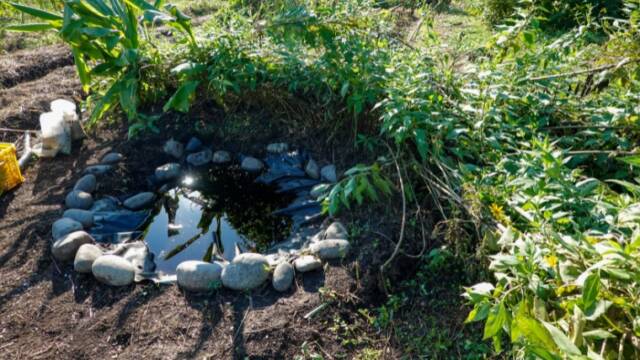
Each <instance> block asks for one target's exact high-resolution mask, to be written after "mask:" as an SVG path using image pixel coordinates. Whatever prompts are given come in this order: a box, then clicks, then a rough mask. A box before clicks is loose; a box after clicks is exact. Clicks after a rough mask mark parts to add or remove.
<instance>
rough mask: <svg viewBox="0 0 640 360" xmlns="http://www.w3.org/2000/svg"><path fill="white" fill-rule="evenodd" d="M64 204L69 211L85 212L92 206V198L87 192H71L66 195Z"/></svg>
mask: <svg viewBox="0 0 640 360" xmlns="http://www.w3.org/2000/svg"><path fill="white" fill-rule="evenodd" d="M64 204H65V205H66V206H67V208H69V209H82V210H87V209H89V208H91V205H93V198H92V197H91V194H89V193H88V192H84V191H79V190H73V191H72V192H70V193H69V194H67V197H66V198H65V199H64Z"/></svg>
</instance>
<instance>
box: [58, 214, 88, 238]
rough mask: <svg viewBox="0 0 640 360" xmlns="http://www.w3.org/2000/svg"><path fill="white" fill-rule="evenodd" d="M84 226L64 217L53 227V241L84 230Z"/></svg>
mask: <svg viewBox="0 0 640 360" xmlns="http://www.w3.org/2000/svg"><path fill="white" fill-rule="evenodd" d="M82 228H83V227H82V224H81V223H80V222H78V221H76V220H73V219H69V218H66V217H63V218H61V219H58V220H56V221H55V222H54V223H53V224H52V225H51V236H52V237H53V240H58V239H60V238H61V237H63V236H65V235H67V234H71V233H72V232H74V231H78V230H82Z"/></svg>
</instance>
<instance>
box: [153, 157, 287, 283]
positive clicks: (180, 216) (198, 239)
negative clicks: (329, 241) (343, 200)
mask: <svg viewBox="0 0 640 360" xmlns="http://www.w3.org/2000/svg"><path fill="white" fill-rule="evenodd" d="M253 180H254V177H253V176H251V175H249V174H247V173H245V172H243V171H241V170H238V169H237V168H227V169H209V170H206V171H202V172H199V173H192V174H188V175H185V176H184V177H183V179H181V185H179V186H177V187H175V188H174V189H172V190H170V191H169V192H167V194H166V195H165V196H164V197H163V198H162V200H161V201H160V202H159V204H158V206H157V207H156V210H155V212H154V213H153V214H152V219H151V221H150V223H149V225H148V226H147V227H146V228H145V234H144V240H145V242H146V243H147V245H148V247H149V250H150V251H151V252H152V253H153V254H154V257H155V258H154V260H155V263H156V267H157V269H156V270H158V271H161V272H164V273H167V274H173V273H175V269H176V267H177V266H178V264H180V263H181V262H183V261H185V260H205V261H211V260H212V259H215V258H216V256H221V257H223V258H224V259H227V260H231V259H233V257H234V256H235V254H236V247H237V248H239V249H240V250H242V251H247V250H251V251H262V250H265V249H266V248H267V247H268V246H269V245H270V244H272V243H274V242H277V241H282V240H284V239H286V238H287V236H288V234H289V232H290V229H291V220H290V219H289V218H288V217H285V216H275V215H272V214H271V213H272V212H273V211H275V210H278V209H281V208H284V207H286V206H287V205H289V204H290V203H291V201H292V200H293V199H292V197H291V195H287V194H281V193H277V192H276V190H275V188H273V187H270V186H267V185H264V184H260V183H255V182H254V181H253Z"/></svg>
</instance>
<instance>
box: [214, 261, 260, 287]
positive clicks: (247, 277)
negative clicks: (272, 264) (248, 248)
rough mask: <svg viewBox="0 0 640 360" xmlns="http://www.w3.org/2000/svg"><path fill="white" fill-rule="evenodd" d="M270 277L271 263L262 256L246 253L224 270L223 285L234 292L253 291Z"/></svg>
mask: <svg viewBox="0 0 640 360" xmlns="http://www.w3.org/2000/svg"><path fill="white" fill-rule="evenodd" d="M268 277H269V262H268V261H267V258H265V257H264V256H262V255H260V254H255V253H245V254H240V255H238V256H236V257H235V258H234V259H233V261H232V262H231V264H228V265H227V266H225V267H224V269H223V270H222V275H221V279H222V284H223V285H224V286H225V287H227V288H229V289H233V290H251V289H253V288H256V287H258V286H260V285H261V284H262V283H264V282H265V280H267V278H268Z"/></svg>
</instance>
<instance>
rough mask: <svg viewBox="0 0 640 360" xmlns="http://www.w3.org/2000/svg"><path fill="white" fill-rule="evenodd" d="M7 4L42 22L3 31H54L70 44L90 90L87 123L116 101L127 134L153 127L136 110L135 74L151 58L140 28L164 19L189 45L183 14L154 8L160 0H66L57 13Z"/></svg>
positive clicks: (168, 8)
mask: <svg viewBox="0 0 640 360" xmlns="http://www.w3.org/2000/svg"><path fill="white" fill-rule="evenodd" d="M9 4H10V5H11V6H12V7H13V8H15V9H16V10H18V11H21V12H23V13H25V14H28V15H30V16H32V17H34V18H37V19H39V20H41V21H42V22H40V23H29V24H17V25H8V26H6V29H7V30H11V31H47V30H54V31H56V32H57V33H58V35H59V36H60V37H61V38H62V40H63V41H65V42H66V43H67V44H69V45H70V46H71V50H72V52H73V56H74V60H75V64H76V68H77V72H78V76H79V78H80V81H81V83H82V87H83V90H84V91H86V92H88V91H89V90H93V91H94V92H93V93H92V94H91V96H90V97H89V99H88V103H89V104H90V105H91V106H92V112H91V116H90V121H91V122H96V121H97V120H98V119H100V118H102V117H103V116H104V114H105V113H106V112H107V111H109V110H110V109H112V108H113V107H115V106H118V105H119V106H120V108H121V109H122V110H123V111H124V113H125V114H126V115H127V117H128V118H129V120H130V121H131V122H132V128H131V129H132V133H131V134H135V132H136V131H137V130H139V129H140V128H152V129H153V128H154V125H153V123H154V121H155V120H156V119H157V117H153V116H146V115H143V114H140V113H139V112H138V108H139V106H140V92H141V91H142V89H141V87H142V86H143V85H142V84H141V73H142V72H143V71H144V68H145V67H148V66H150V63H149V62H150V61H152V59H153V56H151V55H150V54H149V53H150V52H152V51H153V50H152V47H151V46H150V44H149V43H148V39H149V36H148V35H147V34H146V29H147V27H148V26H156V25H159V24H161V23H162V24H166V25H168V26H172V27H175V28H177V29H179V30H180V31H183V32H184V33H185V34H187V37H188V39H189V41H190V42H191V43H192V44H194V42H195V39H194V37H193V33H192V32H191V26H190V24H189V18H188V17H187V16H185V15H184V14H183V13H182V12H180V11H179V10H178V9H177V8H176V7H175V6H173V5H166V6H165V10H166V11H167V12H162V11H160V10H159V8H158V7H159V6H160V5H161V1H157V2H156V4H155V5H151V4H149V3H147V2H145V1H143V0H112V1H109V2H107V1H103V0H67V1H65V2H64V10H63V13H62V14H56V13H52V12H48V11H44V10H40V9H36V8H33V7H29V6H25V5H21V4H17V3H9ZM139 18H140V19H141V20H139Z"/></svg>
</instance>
